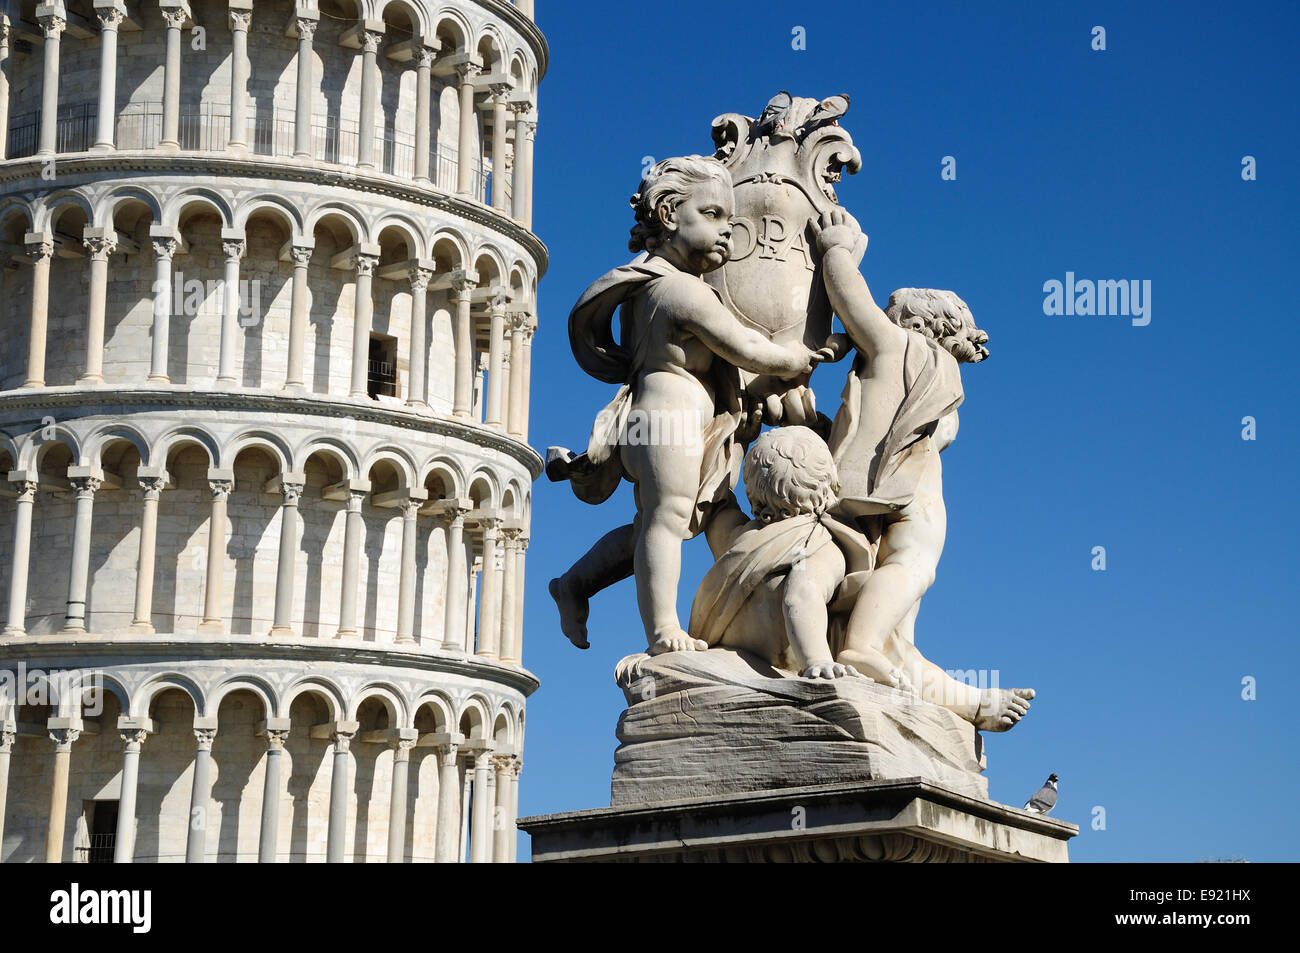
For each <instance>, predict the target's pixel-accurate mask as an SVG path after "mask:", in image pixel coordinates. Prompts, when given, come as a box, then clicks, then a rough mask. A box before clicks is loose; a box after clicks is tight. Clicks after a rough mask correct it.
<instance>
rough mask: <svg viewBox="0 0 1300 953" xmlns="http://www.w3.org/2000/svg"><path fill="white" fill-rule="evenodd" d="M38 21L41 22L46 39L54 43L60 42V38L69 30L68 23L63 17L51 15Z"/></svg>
mask: <svg viewBox="0 0 1300 953" xmlns="http://www.w3.org/2000/svg"><path fill="white" fill-rule="evenodd" d="M38 19H39V20H40V22H41V32H42V33H44V34H45V39H46V40H48V41H51V42H53V43H57V42H59V36H60V35H61V34H62V33H63V31H64V30H66V29H67V28H68V21H67V20H65V19H63V17H56V16H54V15H53V14H50V15H49V16H44V17H39V18H38Z"/></svg>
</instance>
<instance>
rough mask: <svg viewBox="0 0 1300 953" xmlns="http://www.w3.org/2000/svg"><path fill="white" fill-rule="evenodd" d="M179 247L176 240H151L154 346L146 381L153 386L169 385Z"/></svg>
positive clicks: (162, 237) (156, 238) (167, 238)
mask: <svg viewBox="0 0 1300 953" xmlns="http://www.w3.org/2000/svg"><path fill="white" fill-rule="evenodd" d="M179 247H180V242H179V241H178V240H177V239H175V238H169V237H167V236H158V237H155V238H154V239H153V263H154V273H153V345H152V350H151V354H150V362H149V380H151V381H153V382H154V383H156V384H168V383H171V378H170V377H168V375H167V356H168V353H167V352H168V349H169V348H170V347H171V323H172V258H173V256H174V255H175V254H176V251H177V249H178V248H179Z"/></svg>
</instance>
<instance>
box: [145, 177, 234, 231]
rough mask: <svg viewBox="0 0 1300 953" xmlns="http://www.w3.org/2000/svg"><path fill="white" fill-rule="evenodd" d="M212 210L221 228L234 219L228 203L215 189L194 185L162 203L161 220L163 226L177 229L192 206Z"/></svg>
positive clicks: (227, 225) (227, 226)
mask: <svg viewBox="0 0 1300 953" xmlns="http://www.w3.org/2000/svg"><path fill="white" fill-rule="evenodd" d="M196 207H197V208H199V209H201V210H204V211H208V212H212V213H215V214H216V215H217V217H218V218H220V219H221V225H222V227H223V228H229V227H230V226H231V223H232V222H233V221H234V216H233V215H232V214H231V211H230V203H229V202H227V201H226V198H225V196H223V195H222V194H221V193H220V192H218V191H217V190H216V189H209V188H204V187H202V186H196V187H193V188H188V189H183V190H182V191H180V192H177V193H176V194H175V195H173V196H172V197H171V198H170V199H168V200H167V202H166V203H165V204H164V205H163V213H162V222H161V224H162V225H164V226H168V227H171V228H176V229H179V228H180V227H181V224H182V222H183V220H184V219H185V218H186V216H187V213H190V212H191V210H193V209H194V208H196Z"/></svg>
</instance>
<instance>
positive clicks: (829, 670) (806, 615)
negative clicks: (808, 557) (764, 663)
mask: <svg viewBox="0 0 1300 953" xmlns="http://www.w3.org/2000/svg"><path fill="white" fill-rule="evenodd" d="M812 575H813V573H812V571H811V570H809V569H807V568H795V569H791V570H790V572H789V574H788V575H787V576H786V578H785V585H784V592H783V594H782V599H781V608H782V611H783V613H784V615H785V631H786V635H787V637H788V638H789V639H790V650H791V653H792V654H793V655H794V663H795V665H796V666H797V667H798V669H799V673H800V674H801V675H802V676H803V677H804V678H842V677H844V676H846V675H856V674H857V670H856V669H854V668H853V667H852V666H851V665H846V664H843V663H841V662H834V661H832V660H831V649H830V645H829V644H828V643H827V641H826V628H827V612H826V592H825V585H824V584H823V583H821V582H819V581H818V580H816V579H815V578H812Z"/></svg>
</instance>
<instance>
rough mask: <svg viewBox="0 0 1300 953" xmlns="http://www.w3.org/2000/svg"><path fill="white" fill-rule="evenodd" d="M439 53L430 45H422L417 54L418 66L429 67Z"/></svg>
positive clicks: (416, 61)
mask: <svg viewBox="0 0 1300 953" xmlns="http://www.w3.org/2000/svg"><path fill="white" fill-rule="evenodd" d="M437 55H438V54H437V51H436V50H434V49H432V48H430V47H427V46H422V47H420V48H419V50H417V51H416V54H415V65H416V67H417V68H419V69H429V68H430V67H432V66H433V60H434V57H436V56H437Z"/></svg>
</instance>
